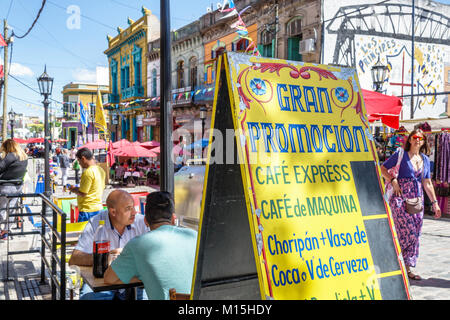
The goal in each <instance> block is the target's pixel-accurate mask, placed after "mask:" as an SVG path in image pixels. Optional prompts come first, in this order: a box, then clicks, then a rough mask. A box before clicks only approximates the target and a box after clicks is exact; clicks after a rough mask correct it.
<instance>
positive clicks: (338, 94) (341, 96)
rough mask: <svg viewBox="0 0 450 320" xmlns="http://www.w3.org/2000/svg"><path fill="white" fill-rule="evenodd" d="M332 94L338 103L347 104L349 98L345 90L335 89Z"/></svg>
mask: <svg viewBox="0 0 450 320" xmlns="http://www.w3.org/2000/svg"><path fill="white" fill-rule="evenodd" d="M334 94H335V95H336V98H338V100H339V101H340V102H347V100H348V98H349V96H348V92H347V90H346V89H344V88H342V87H337V88H336V89H335V90H334Z"/></svg>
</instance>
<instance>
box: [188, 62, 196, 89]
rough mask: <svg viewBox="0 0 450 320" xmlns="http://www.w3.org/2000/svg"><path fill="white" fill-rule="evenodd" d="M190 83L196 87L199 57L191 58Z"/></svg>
mask: <svg viewBox="0 0 450 320" xmlns="http://www.w3.org/2000/svg"><path fill="white" fill-rule="evenodd" d="M189 85H190V86H191V88H194V87H195V86H196V85H197V58H196V57H192V58H191V59H190V60H189Z"/></svg>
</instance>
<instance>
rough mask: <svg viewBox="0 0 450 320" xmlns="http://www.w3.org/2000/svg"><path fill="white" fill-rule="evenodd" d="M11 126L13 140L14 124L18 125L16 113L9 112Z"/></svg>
mask: <svg viewBox="0 0 450 320" xmlns="http://www.w3.org/2000/svg"><path fill="white" fill-rule="evenodd" d="M8 116H9V124H10V126H11V139H14V124H15V123H16V119H15V118H16V113H15V112H14V111H12V109H11V111H10V112H8Z"/></svg>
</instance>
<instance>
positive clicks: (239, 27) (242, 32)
mask: <svg viewBox="0 0 450 320" xmlns="http://www.w3.org/2000/svg"><path fill="white" fill-rule="evenodd" d="M227 5H228V8H225V7H226V6H227ZM249 8H250V6H247V7H245V8H244V9H243V10H241V12H238V11H237V9H236V7H235V5H234V2H233V0H224V2H223V4H222V9H221V10H220V12H223V13H225V12H230V13H229V14H227V15H226V16H224V17H222V18H223V19H224V18H228V17H231V16H234V15H237V16H238V20H237V21H236V22H235V23H233V24H231V25H230V27H231V28H232V29H236V33H237V35H238V37H239V38H240V39H247V40H248V42H249V45H248V46H247V48H246V49H245V52H249V51H250V50H251V49H252V48H253V52H252V54H253V55H255V56H261V54H260V53H259V51H258V46H257V45H256V43H255V42H254V41H253V39H252V38H250V37H249V35H248V29H247V26H246V25H245V23H244V21H243V20H242V18H241V15H242V14H243V13H244V12H245V11H247V10H248V9H249Z"/></svg>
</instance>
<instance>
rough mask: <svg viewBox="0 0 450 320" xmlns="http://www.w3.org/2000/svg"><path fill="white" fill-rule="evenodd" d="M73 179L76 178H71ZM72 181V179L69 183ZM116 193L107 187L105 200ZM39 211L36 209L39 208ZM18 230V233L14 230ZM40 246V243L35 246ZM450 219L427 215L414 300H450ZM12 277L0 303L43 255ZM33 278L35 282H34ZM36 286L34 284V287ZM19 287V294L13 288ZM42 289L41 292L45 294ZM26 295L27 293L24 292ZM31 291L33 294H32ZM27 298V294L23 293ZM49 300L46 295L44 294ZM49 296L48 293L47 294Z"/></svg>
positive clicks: (25, 260) (18, 243) (13, 243)
mask: <svg viewBox="0 0 450 320" xmlns="http://www.w3.org/2000/svg"><path fill="white" fill-rule="evenodd" d="M69 179H73V177H72V176H69ZM69 181H70V180H69ZM70 182H71V183H72V181H70ZM124 189H125V190H127V191H129V192H133V191H143V190H146V191H153V190H154V189H153V188H150V187H145V186H140V187H135V188H126V187H125V188H124ZM112 190H114V187H111V188H109V187H108V188H107V189H106V190H105V193H104V199H106V197H107V195H108V194H109V193H110V192H111V191H112ZM57 194H62V187H58V189H57ZM35 210H36V209H35ZM32 229H33V226H32V225H31V223H30V222H29V221H28V220H25V221H24V230H25V231H29V230H32ZM13 231H14V230H13ZM34 245H36V242H35V243H34ZM31 246H33V236H32V235H27V236H16V237H14V240H10V250H13V251H16V250H29V249H30V248H31ZM6 247H7V242H6V241H2V240H0V259H1V264H0V277H1V279H4V278H5V277H6V271H5V270H6V250H7V248H6ZM449 248H450V218H441V219H438V220H435V219H433V218H432V217H431V216H429V215H425V218H424V222H423V228H422V235H421V237H420V254H419V259H418V262H417V266H416V268H415V269H413V271H414V272H415V273H417V274H419V275H420V276H421V277H422V280H420V281H415V280H411V281H410V284H411V286H410V289H411V290H410V294H411V298H412V299H413V300H450V250H449ZM9 260H10V276H12V277H14V278H15V279H16V280H15V282H11V281H6V282H0V300H17V299H22V298H21V293H20V292H19V291H20V290H18V289H17V288H20V287H22V290H24V289H23V288H24V286H26V285H27V286H28V287H31V284H30V282H31V283H32V284H33V283H34V282H33V281H34V279H33V278H35V277H36V276H39V275H40V266H41V260H40V256H39V254H35V253H34V254H24V255H13V256H10V259H9ZM30 279H31V280H30ZM33 285H34V284H33ZM14 287H15V288H16V291H17V293H16V292H15V290H14V289H13V288H14ZM44 290H45V288H44V289H42V288H41V291H44ZM24 292H25V291H24ZM29 292H31V291H29ZM22 295H23V296H25V295H26V292H25V294H24V293H22ZM43 296H44V299H46V297H45V294H43ZM47 296H48V294H47Z"/></svg>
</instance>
